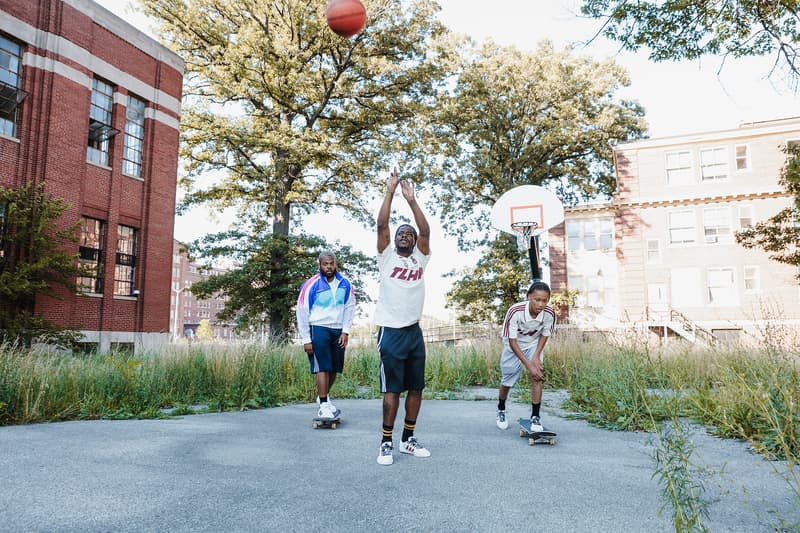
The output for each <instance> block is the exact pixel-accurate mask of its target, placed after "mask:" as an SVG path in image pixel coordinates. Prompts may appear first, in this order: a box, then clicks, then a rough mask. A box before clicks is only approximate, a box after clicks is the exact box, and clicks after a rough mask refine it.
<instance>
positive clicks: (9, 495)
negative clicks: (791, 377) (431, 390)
mask: <svg viewBox="0 0 800 533" xmlns="http://www.w3.org/2000/svg"><path fill="white" fill-rule="evenodd" d="M336 403H337V405H338V406H339V407H340V408H341V409H342V412H343V424H342V425H341V426H340V427H338V428H337V429H335V430H331V429H313V428H312V417H313V415H314V412H315V406H314V405H312V404H300V405H290V406H285V407H277V408H272V409H263V410H255V411H245V412H234V413H214V414H203V415H190V416H182V417H177V418H174V419H168V420H126V421H108V420H101V421H78V422H64V423H54V424H36V425H27V426H10V427H2V428H0V449H2V450H3V452H2V454H0V472H2V474H0V476H1V477H2V482H1V483H0V531H4V532H5V531H14V532H18V531H20V532H21V531H25V532H45V531H46V532H62V531H63V532H95V531H96V532H106V531H181V532H182V531H186V532H189V531H192V532H198V531H226V532H233V531H298V532H300V531H303V532H308V531H334V532H337V531H342V532H344V531H348V532H352V531H404V532H405V531H414V530H416V531H471V532H481V531H500V530H503V529H512V530H538V531H547V532H561V531H565V532H566V531H570V532H574V531H587V532H589V531H591V532H605V531H608V532H615V533H616V532H637V533H640V532H653V531H665V532H666V531H674V527H673V526H672V522H671V515H670V509H669V508H666V509H664V510H663V512H662V513H661V514H659V510H660V509H661V507H662V504H663V500H662V499H661V497H660V490H661V488H660V485H659V482H658V479H657V478H654V472H655V462H654V459H653V446H654V443H653V435H650V434H645V433H624V432H611V431H606V430H602V429H598V428H594V427H592V426H590V425H589V424H587V423H586V422H584V421H580V420H570V419H567V418H562V417H560V416H559V415H563V414H564V413H563V412H562V411H560V410H559V409H557V408H555V407H548V395H547V392H546V396H545V407H544V408H543V419H544V422H545V424H546V425H547V426H549V427H551V428H552V429H553V430H554V431H556V432H557V433H558V441H557V443H556V445H554V446H549V445H535V446H529V445H528V443H527V440H526V439H523V438H520V437H519V433H518V430H517V426H516V424H515V420H516V418H517V417H519V416H525V415H526V414H527V409H528V407H527V406H525V405H519V404H510V405H509V420H511V422H512V423H511V424H510V427H509V429H508V430H506V431H502V430H499V429H497V428H496V427H495V424H494V413H495V401H494V400H483V401H470V400H425V401H424V402H423V405H422V411H421V414H420V417H419V419H418V422H417V432H416V433H417V436H418V437H419V439H420V441H421V442H422V443H423V444H424V445H425V446H426V447H428V448H429V449H430V451H431V453H432V455H431V457H429V458H415V457H412V456H409V455H404V454H400V453H399V452H397V450H395V463H394V464H393V465H392V466H388V467H387V466H380V465H378V464H377V463H376V460H375V459H376V456H377V448H378V444H379V440H380V430H381V423H380V416H381V402H380V400H338V399H337V401H336ZM549 403H551V404H552V403H553V402H549ZM402 415H403V410H402V408H401V409H400V413H399V415H398V419H401V417H402ZM401 426H402V422H401V420H399V421H398V424H397V427H396V429H395V439H396V440H397V438H398V437H399V433H400V428H401ZM692 440H693V442H694V445H695V453H694V455H693V456H692V457H693V460H694V461H696V462H697V464H699V465H701V466H704V467H706V468H707V470H708V472H709V474H708V475H707V476H706V477H705V478H704V479H703V482H704V484H705V486H706V494H705V497H704V498H705V499H706V500H707V501H709V517H708V518H707V519H705V520H703V523H704V524H705V525H706V526H707V527H708V529H709V531H714V532H725V531H736V532H738V531H742V532H745V531H746V532H757V531H776V530H778V531H793V530H794V529H792V527H791V526H792V525H793V524H794V525H795V526H796V524H800V505H798V501H797V499H796V497H795V495H794V494H793V493H792V491H791V488H790V486H789V484H788V483H787V482H786V481H785V480H783V479H782V477H781V475H782V472H781V470H782V469H785V465H784V464H783V463H776V462H769V461H766V460H764V459H762V458H761V457H759V456H757V455H755V454H753V453H751V452H750V451H749V449H748V446H747V445H746V444H745V443H742V442H737V441H732V440H724V439H719V438H715V437H712V436H709V435H708V434H706V432H705V431H703V430H702V428H699V427H696V428H695V429H694V432H693V436H692ZM395 444H396V446H395V448H397V442H396V443H395Z"/></svg>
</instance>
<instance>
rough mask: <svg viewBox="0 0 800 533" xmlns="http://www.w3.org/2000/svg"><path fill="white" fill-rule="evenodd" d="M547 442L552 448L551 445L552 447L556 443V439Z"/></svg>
mask: <svg viewBox="0 0 800 533" xmlns="http://www.w3.org/2000/svg"><path fill="white" fill-rule="evenodd" d="M547 442H549V443H550V446H552V445H554V444H555V443H556V439H550V440H549V441H547Z"/></svg>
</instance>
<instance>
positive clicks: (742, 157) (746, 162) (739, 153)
mask: <svg viewBox="0 0 800 533" xmlns="http://www.w3.org/2000/svg"><path fill="white" fill-rule="evenodd" d="M734 150H735V151H736V170H737V171H743V170H750V146H749V145H747V144H740V145H737V146H736V147H735V148H734Z"/></svg>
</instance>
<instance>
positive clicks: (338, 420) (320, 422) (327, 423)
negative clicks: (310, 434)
mask: <svg viewBox="0 0 800 533" xmlns="http://www.w3.org/2000/svg"><path fill="white" fill-rule="evenodd" d="M336 411H337V413H336V416H334V417H333V418H320V417H318V416H315V417H314V418H313V422H312V427H313V428H314V429H319V428H331V429H336V426H339V425H341V424H342V412H341V411H340V410H338V409H337V410H336Z"/></svg>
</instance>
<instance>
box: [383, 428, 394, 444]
mask: <svg viewBox="0 0 800 533" xmlns="http://www.w3.org/2000/svg"><path fill="white" fill-rule="evenodd" d="M393 430H394V428H393V427H392V426H387V425H386V424H384V425H383V438H382V439H381V442H392V431H393Z"/></svg>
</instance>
